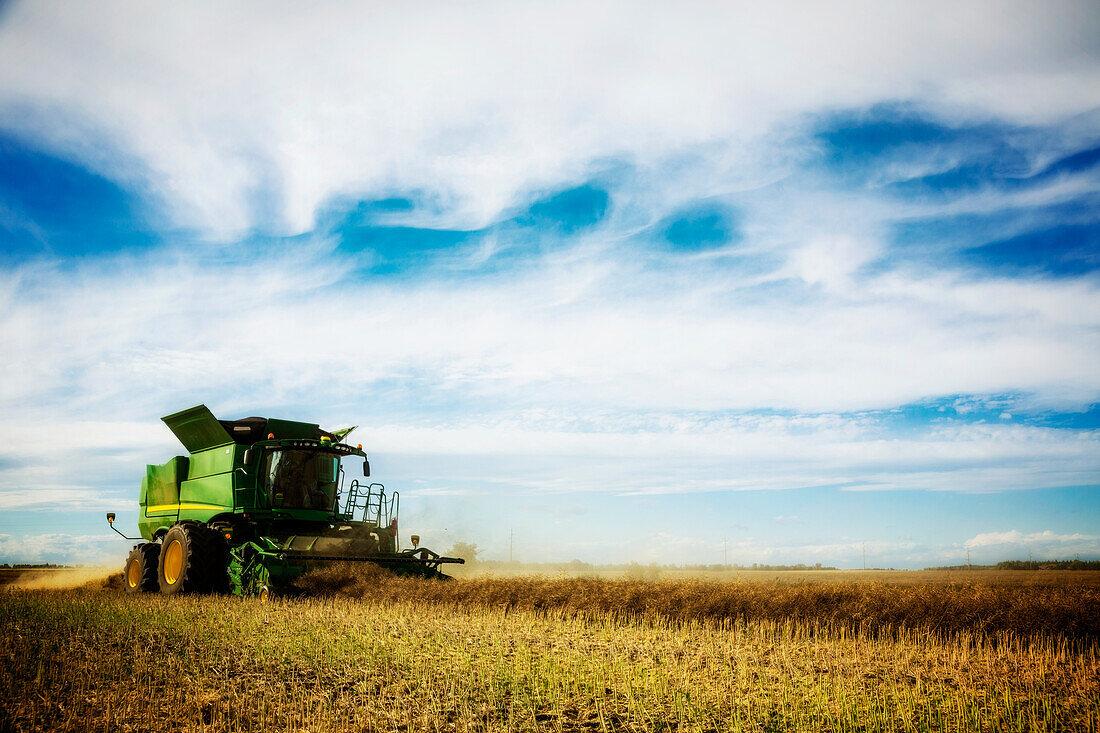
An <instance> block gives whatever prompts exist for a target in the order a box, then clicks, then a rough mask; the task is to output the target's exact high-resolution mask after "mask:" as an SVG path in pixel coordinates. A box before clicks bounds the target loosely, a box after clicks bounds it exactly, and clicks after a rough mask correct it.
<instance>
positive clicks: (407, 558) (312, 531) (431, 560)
mask: <svg viewBox="0 0 1100 733" xmlns="http://www.w3.org/2000/svg"><path fill="white" fill-rule="evenodd" d="M163 419H164V422H165V423H166V424H167V425H168V427H169V429H171V431H172V432H173V433H175V435H176V437H177V438H179V440H180V442H181V443H183V446H184V447H185V448H186V449H187V451H188V453H189V454H190V455H188V456H176V457H175V458H173V459H172V460H170V461H168V462H167V463H165V464H164V465H161V466H147V467H146V471H145V478H144V479H142V482H141V494H140V496H139V499H138V503H139V504H140V508H139V513H138V529H139V531H140V533H141V538H142V539H144V540H146V541H145V542H143V543H141V544H138V545H136V546H135V547H134V549H133V550H132V551H131V552H130V556H129V557H128V558H127V560H126V570H125V584H124V585H125V588H126V589H127V590H128V591H130V592H132V593H139V592H142V591H154V590H160V592H161V593H166V594H174V593H188V592H199V593H206V592H232V593H235V594H237V595H242V596H247V595H259V596H261V597H265V598H266V597H269V596H271V595H272V594H276V593H278V592H279V591H280V589H282V588H284V587H286V586H287V585H288V584H289V583H290V582H291V581H292V580H294V578H296V577H298V576H299V575H301V574H302V573H304V572H306V571H307V570H309V569H311V568H314V567H317V566H319V565H323V564H325V563H331V562H334V561H343V562H348V561H351V562H373V563H377V564H379V565H382V566H383V567H386V568H388V569H389V570H391V571H393V572H395V573H398V574H403V575H419V576H423V577H435V578H445V577H447V576H445V575H443V574H442V573H441V572H440V570H439V568H440V566H441V565H443V564H445V563H461V562H463V561H462V560H461V559H458V558H450V557H440V556H439V555H438V554H436V553H434V552H432V551H431V550H428V549H426V548H423V547H421V548H417V547H416V544H417V542H418V538H417V537H416V536H415V535H414V536H413V545H414V546H413V548H411V549H407V550H402V549H401V548H400V546H399V541H398V521H397V520H398V509H399V508H400V496H399V495H398V493H397V492H396V491H394V492H389V493H387V492H386V489H385V487H383V486H382V484H378V483H367V482H366V481H365V480H360V479H358V478H355V479H352V480H351V481H350V482H346V481H345V473H344V466H345V465H346V464H347V463H348V461H349V459H362V475H363V477H364V478H365V477H369V476H370V463H369V462H368V461H367V456H366V454H365V453H364V452H363V446H361V445H358V446H352V445H348V444H347V443H345V442H343V441H344V439H345V438H346V437H347V436H348V434H349V433H350V432H351V431H352V430H354V428H348V429H346V430H339V431H336V432H332V433H330V432H327V431H324V430H321V429H320V427H319V426H318V425H315V424H312V423H302V422H292V421H289V420H276V419H274V418H263V417H248V418H244V419H243V420H235V421H234V420H218V419H217V418H215V417H214V415H213V414H212V413H211V412H210V410H208V409H207V408H206V406H205V405H199V406H197V407H192V408H190V409H188V410H184V411H182V412H177V413H175V414H174V415H169V416H168V417H165V418H163ZM354 465H355V466H356V471H357V472H358V470H359V469H358V461H354ZM114 518H115V515H114V514H108V515H107V521H108V522H109V523H111V527H112V528H114ZM115 531H116V532H118V530H117V529H115ZM119 534H122V533H121V532H119ZM123 536H125V535H123ZM127 539H138V538H136V537H132V538H127Z"/></svg>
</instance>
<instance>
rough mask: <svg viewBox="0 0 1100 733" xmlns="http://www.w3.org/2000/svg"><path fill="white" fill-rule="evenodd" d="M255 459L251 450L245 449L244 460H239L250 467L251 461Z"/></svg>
mask: <svg viewBox="0 0 1100 733" xmlns="http://www.w3.org/2000/svg"><path fill="white" fill-rule="evenodd" d="M255 457H256V456H255V455H253V454H252V449H251V448H246V449H245V451H244V458H243V459H241V460H242V462H243V463H244V465H246V466H251V465H252V460H253V459H254V458H255Z"/></svg>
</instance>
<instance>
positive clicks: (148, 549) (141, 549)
mask: <svg viewBox="0 0 1100 733" xmlns="http://www.w3.org/2000/svg"><path fill="white" fill-rule="evenodd" d="M159 560H160V545H158V544H157V543H156V542H142V543H141V544H140V545H134V549H132V550H130V555H129V557H127V558H126V569H125V570H124V571H123V573H122V587H123V588H125V589H126V592H127V593H149V592H152V591H155V590H156V589H157V588H158V586H159V582H158V580H157V564H158V562H159Z"/></svg>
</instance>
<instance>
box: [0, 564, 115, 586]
mask: <svg viewBox="0 0 1100 733" xmlns="http://www.w3.org/2000/svg"><path fill="white" fill-rule="evenodd" d="M10 572H13V573H18V574H17V575H15V577H13V578H10V580H9V579H8V578H4V579H3V580H0V584H2V586H3V587H4V588H5V589H7V590H68V589H72V588H81V587H83V586H86V585H89V584H95V587H106V586H107V583H108V581H109V580H110V579H111V576H113V575H118V574H119V571H118V568H112V567H98V566H97V567H87V568H29V569H26V570H22V569H20V570H17V571H10ZM5 581H7V582H5Z"/></svg>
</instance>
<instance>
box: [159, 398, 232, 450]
mask: <svg viewBox="0 0 1100 733" xmlns="http://www.w3.org/2000/svg"><path fill="white" fill-rule="evenodd" d="M161 420H163V421H164V424H165V425H167V426H168V429H169V430H171V431H172V432H173V433H174V434H175V436H176V437H177V438H179V440H180V442H181V443H183V447H184V448H186V449H187V450H189V451H190V452H192V453H195V452H197V451H201V450H205V449H207V448H213V447H215V446H219V445H227V444H229V443H232V442H233V437H232V436H231V435H230V434H229V433H228V432H226V430H225V428H224V427H222V424H221V423H220V422H218V418H216V417H214V413H212V412H210V410H209V409H207V407H206V405H196V406H195V407H191V408H188V409H186V410H181V411H180V412H177V413H174V414H172V415H168V416H167V417H162V418H161Z"/></svg>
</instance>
